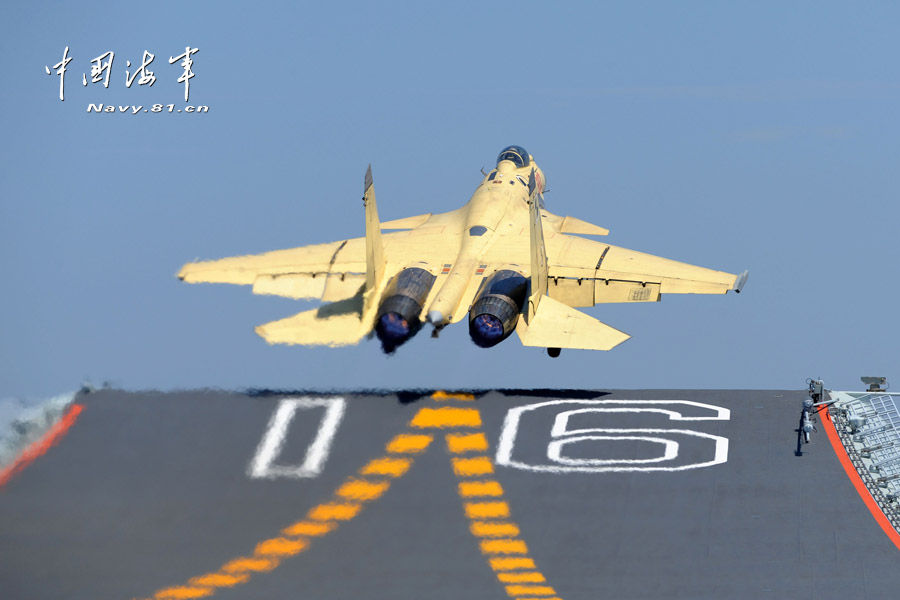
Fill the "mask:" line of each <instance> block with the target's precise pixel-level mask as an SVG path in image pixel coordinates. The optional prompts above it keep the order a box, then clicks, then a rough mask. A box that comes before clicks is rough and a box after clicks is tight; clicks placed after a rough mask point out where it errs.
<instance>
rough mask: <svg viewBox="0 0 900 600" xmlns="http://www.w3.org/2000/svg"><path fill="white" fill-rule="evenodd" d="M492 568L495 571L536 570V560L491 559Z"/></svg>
mask: <svg viewBox="0 0 900 600" xmlns="http://www.w3.org/2000/svg"><path fill="white" fill-rule="evenodd" d="M490 563H491V568H492V569H493V570H495V571H514V570H516V569H534V568H535V566H534V559H531V558H518V557H516V558H506V557H502V558H501V557H498V558H492V559H490Z"/></svg>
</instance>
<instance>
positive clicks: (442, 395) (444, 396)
mask: <svg viewBox="0 0 900 600" xmlns="http://www.w3.org/2000/svg"><path fill="white" fill-rule="evenodd" d="M431 397H432V398H433V399H434V400H437V401H438V402H440V401H442V400H462V401H463V402H471V401H472V400H474V399H475V395H474V394H453V393H449V392H435V393H433V394H432V395H431Z"/></svg>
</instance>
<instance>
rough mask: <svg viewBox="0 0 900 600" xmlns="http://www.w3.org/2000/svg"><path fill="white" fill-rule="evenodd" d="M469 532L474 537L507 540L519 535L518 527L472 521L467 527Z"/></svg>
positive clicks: (510, 524) (507, 524)
mask: <svg viewBox="0 0 900 600" xmlns="http://www.w3.org/2000/svg"><path fill="white" fill-rule="evenodd" d="M469 531H471V532H472V535H474V536H476V537H505V538H509V537H516V536H517V535H519V526H518V525H516V524H515V523H508V522H507V523H503V522H499V523H498V522H491V521H472V524H471V525H469ZM532 568H533V567H532Z"/></svg>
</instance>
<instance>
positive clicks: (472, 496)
mask: <svg viewBox="0 0 900 600" xmlns="http://www.w3.org/2000/svg"><path fill="white" fill-rule="evenodd" d="M432 400H433V401H435V402H445V401H453V400H456V401H462V402H468V401H472V400H474V396H473V395H471V394H447V393H445V392H435V393H434V394H433V395H432ZM286 410H287V409H282V413H281V416H280V417H279V418H280V420H281V421H287V417H286V416H285V415H286ZM333 410H336V409H333ZM281 421H278V419H276V417H273V419H272V423H275V424H278V423H280V422H281ZM481 427H482V419H481V413H480V411H479V410H478V409H477V408H474V407H457V406H452V405H451V406H448V405H445V404H441V405H438V406H437V407H432V406H423V407H421V408H419V410H418V411H416V413H415V414H414V415H413V417H412V419H411V420H410V421H409V423H408V425H407V431H406V432H404V433H400V434H398V435H395V436H394V437H392V438H391V439H390V440H389V441H388V442H387V444H386V446H385V454H384V455H383V456H381V457H378V458H375V459H372V460H370V461H368V462H367V463H366V464H365V465H363V467H361V468H360V469H359V470H358V471H357V472H356V473H355V474H353V475H351V476H349V477H347V478H346V479H345V480H344V481H343V482H342V483H341V484H340V485H339V486H338V488H337V489H336V490H335V491H334V492H333V493H332V496H331V498H330V499H329V500H326V501H325V502H322V503H320V504H317V505H315V506H313V507H311V508H310V509H309V510H308V511H307V514H306V516H305V518H303V519H301V520H298V521H296V522H295V523H293V524H290V525H288V526H286V527H285V528H283V529H282V530H281V531H280V532H279V535H277V536H276V537H272V538H268V539H264V540H262V541H260V542H259V543H258V544H257V545H256V546H255V548H254V550H253V552H252V553H251V554H250V555H248V556H239V557H236V558H234V559H232V560H230V561H228V562H226V563H225V564H224V565H222V566H221V567H220V568H219V569H218V570H215V571H211V572H209V573H206V574H203V575H199V576H196V577H193V578H191V579H189V580H188V582H187V584H185V585H179V586H170V587H166V588H163V589H160V590H158V591H157V592H156V593H154V594H153V596H152V598H153V599H154V600H185V599H193V598H206V597H209V596H212V595H214V594H215V592H216V590H218V589H224V588H231V587H234V586H236V585H239V584H243V583H246V582H248V581H249V580H250V579H252V577H253V575H254V574H259V573H265V572H268V571H271V570H273V569H275V568H276V567H278V566H279V565H280V564H281V562H282V560H283V559H287V558H290V557H292V556H295V555H298V554H301V553H303V552H306V551H307V549H308V548H309V547H310V546H311V544H312V542H313V539H315V538H320V537H322V536H325V535H328V534H329V533H330V532H332V531H334V530H336V529H337V528H338V527H339V526H340V525H341V523H346V522H348V521H351V520H352V519H354V518H356V517H357V516H358V515H359V514H360V512H362V510H363V509H364V508H365V506H366V505H367V504H368V503H370V502H373V501H375V500H377V499H378V498H380V497H381V496H382V495H384V493H385V492H387V490H388V489H389V488H390V485H391V482H392V481H393V480H394V479H397V478H399V477H402V476H403V475H405V474H406V473H407V472H408V471H409V469H410V468H411V466H412V464H413V461H414V458H415V457H416V456H418V455H420V454H422V453H424V452H425V451H426V450H427V449H428V448H429V447H430V445H431V443H432V441H433V439H434V435H432V434H431V433H429V431H431V432H436V431H440V432H441V433H444V431H446V430H448V429H449V430H459V429H463V430H468V431H463V432H458V431H456V432H454V431H451V432H447V433H445V434H444V436H445V442H446V445H447V451H448V453H449V455H450V462H451V466H452V470H453V473H454V474H455V475H456V477H457V478H459V481H458V488H457V491H458V495H459V497H460V500H461V502H462V507H463V510H464V512H465V514H466V516H467V518H468V519H469V521H470V532H471V533H472V535H473V538H474V539H475V540H477V543H478V547H479V548H480V550H481V552H482V554H484V555H485V557H486V558H487V560H488V564H489V565H490V567H491V569H492V570H493V571H494V572H495V574H496V576H497V578H498V582H499V583H500V584H501V585H502V586H503V589H504V590H505V591H506V593H507V595H508V596H510V597H512V598H516V599H517V600H522V596H525V595H531V596H534V597H541V600H553V599H547V598H546V597H547V596H552V595H554V594H556V592H555V591H554V589H553V588H552V587H550V586H548V585H528V584H532V583H545V582H546V578H545V577H544V575H543V574H542V573H540V572H539V571H537V569H536V566H535V563H534V560H533V559H532V558H531V557H529V556H527V553H528V548H527V546H526V544H525V542H524V541H523V540H522V539H519V538H518V535H519V527H518V525H517V524H515V523H513V522H512V521H509V520H508V518H509V515H510V509H509V505H508V504H507V503H506V501H505V500H503V488H502V486H501V485H500V483H499V482H498V481H496V480H493V479H484V478H483V476H485V475H492V474H493V472H494V469H493V463H492V461H491V459H490V458H489V457H488V456H485V455H477V456H457V455H458V454H465V453H468V452H479V453H484V452H487V451H488V449H489V448H488V443H487V438H486V436H485V435H484V432H483V431H481ZM279 428H280V425H279ZM285 429H286V426H285ZM278 430H280V429H276V433H277V431H278ZM442 430H443V431H442ZM282 441H283V440H282ZM269 445H270V446H277V444H274V443H272V442H269ZM277 450H278V448H277V447H276V448H275V450H274V451H273V450H272V449H271V448H269V449H267V452H269V454H270V455H272V456H275V455H277V452H276V451H277ZM264 458H265V457H264ZM476 477H482V479H468V478H476ZM509 555H514V556H509ZM555 600H559V599H555Z"/></svg>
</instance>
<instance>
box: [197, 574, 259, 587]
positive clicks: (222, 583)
mask: <svg viewBox="0 0 900 600" xmlns="http://www.w3.org/2000/svg"><path fill="white" fill-rule="evenodd" d="M248 579H250V575H249V574H248V573H244V574H243V575H227V574H225V573H209V574H207V575H201V576H200V577H194V578H193V579H191V580H190V581H188V583H189V584H191V585H199V586H212V587H231V586H233V585H237V584H239V583H244V582H245V581H247V580H248Z"/></svg>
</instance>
